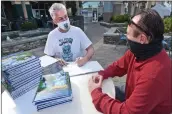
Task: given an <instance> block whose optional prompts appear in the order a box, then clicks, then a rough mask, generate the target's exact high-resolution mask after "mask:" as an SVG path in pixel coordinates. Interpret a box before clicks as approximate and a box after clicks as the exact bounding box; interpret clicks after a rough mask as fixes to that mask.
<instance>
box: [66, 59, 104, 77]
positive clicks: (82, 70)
mask: <svg viewBox="0 0 172 114" xmlns="http://www.w3.org/2000/svg"><path fill="white" fill-rule="evenodd" d="M63 70H64V71H65V72H69V75H70V76H76V75H83V74H87V73H93V72H98V71H100V70H103V68H102V66H101V65H100V64H99V63H98V62H97V61H89V62H87V63H86V64H85V65H84V66H82V67H78V65H77V64H76V63H74V62H71V63H69V64H68V65H67V66H65V67H63Z"/></svg>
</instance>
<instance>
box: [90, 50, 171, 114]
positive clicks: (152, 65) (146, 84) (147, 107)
mask: <svg viewBox="0 0 172 114" xmlns="http://www.w3.org/2000/svg"><path fill="white" fill-rule="evenodd" d="M99 74H101V75H102V76H103V78H104V79H106V78H108V77H114V76H123V75H125V74H127V81H126V90H125V92H126V101H125V102H120V101H118V100H117V99H112V98H110V97H109V96H108V95H107V94H103V93H102V90H101V88H97V89H95V90H93V91H92V93H91V96H92V100H93V103H94V105H95V107H96V109H97V110H98V111H100V112H102V113H104V114H170V112H172V66H171V60H170V58H169V57H168V55H167V54H166V52H165V50H164V49H163V50H162V51H161V52H160V53H159V54H157V55H155V56H153V57H152V58H149V59H147V60H145V61H142V62H138V61H136V58H135V57H134V55H133V54H132V53H131V51H127V52H126V53H125V55H124V56H123V57H122V58H120V59H119V60H118V61H116V62H114V63H113V64H111V65H110V66H108V67H107V68H106V69H105V70H103V71H100V72H99Z"/></svg>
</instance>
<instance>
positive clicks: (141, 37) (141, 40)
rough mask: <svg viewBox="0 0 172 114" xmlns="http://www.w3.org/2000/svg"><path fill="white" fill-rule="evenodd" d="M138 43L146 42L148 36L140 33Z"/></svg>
mask: <svg viewBox="0 0 172 114" xmlns="http://www.w3.org/2000/svg"><path fill="white" fill-rule="evenodd" d="M140 43H141V44H148V43H149V41H148V38H147V36H146V35H145V34H141V35H140Z"/></svg>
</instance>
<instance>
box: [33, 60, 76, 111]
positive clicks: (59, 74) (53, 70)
mask: <svg viewBox="0 0 172 114" xmlns="http://www.w3.org/2000/svg"><path fill="white" fill-rule="evenodd" d="M59 66H60V65H59V63H58V62H55V63H53V64H51V65H49V66H47V67H44V68H43V77H42V79H41V81H40V83H39V86H38V89H37V92H36V95H35V97H34V99H33V102H34V104H35V106H36V107H37V110H38V111H39V110H42V109H45V108H48V107H52V106H56V105H59V104H64V103H67V102H71V101H72V99H73V97H72V89H71V83H70V77H69V73H68V72H64V71H63V70H62V67H59Z"/></svg>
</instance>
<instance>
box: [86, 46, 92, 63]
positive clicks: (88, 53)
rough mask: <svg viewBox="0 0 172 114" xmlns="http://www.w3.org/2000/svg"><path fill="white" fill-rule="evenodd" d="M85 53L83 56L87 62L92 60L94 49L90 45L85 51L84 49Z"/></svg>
mask: <svg viewBox="0 0 172 114" xmlns="http://www.w3.org/2000/svg"><path fill="white" fill-rule="evenodd" d="M86 51H87V53H86V55H85V56H84V57H85V58H86V59H87V60H88V61H89V60H90V59H91V58H92V56H93V55H94V48H93V46H92V45H90V46H89V47H88V48H87V49H86Z"/></svg>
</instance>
